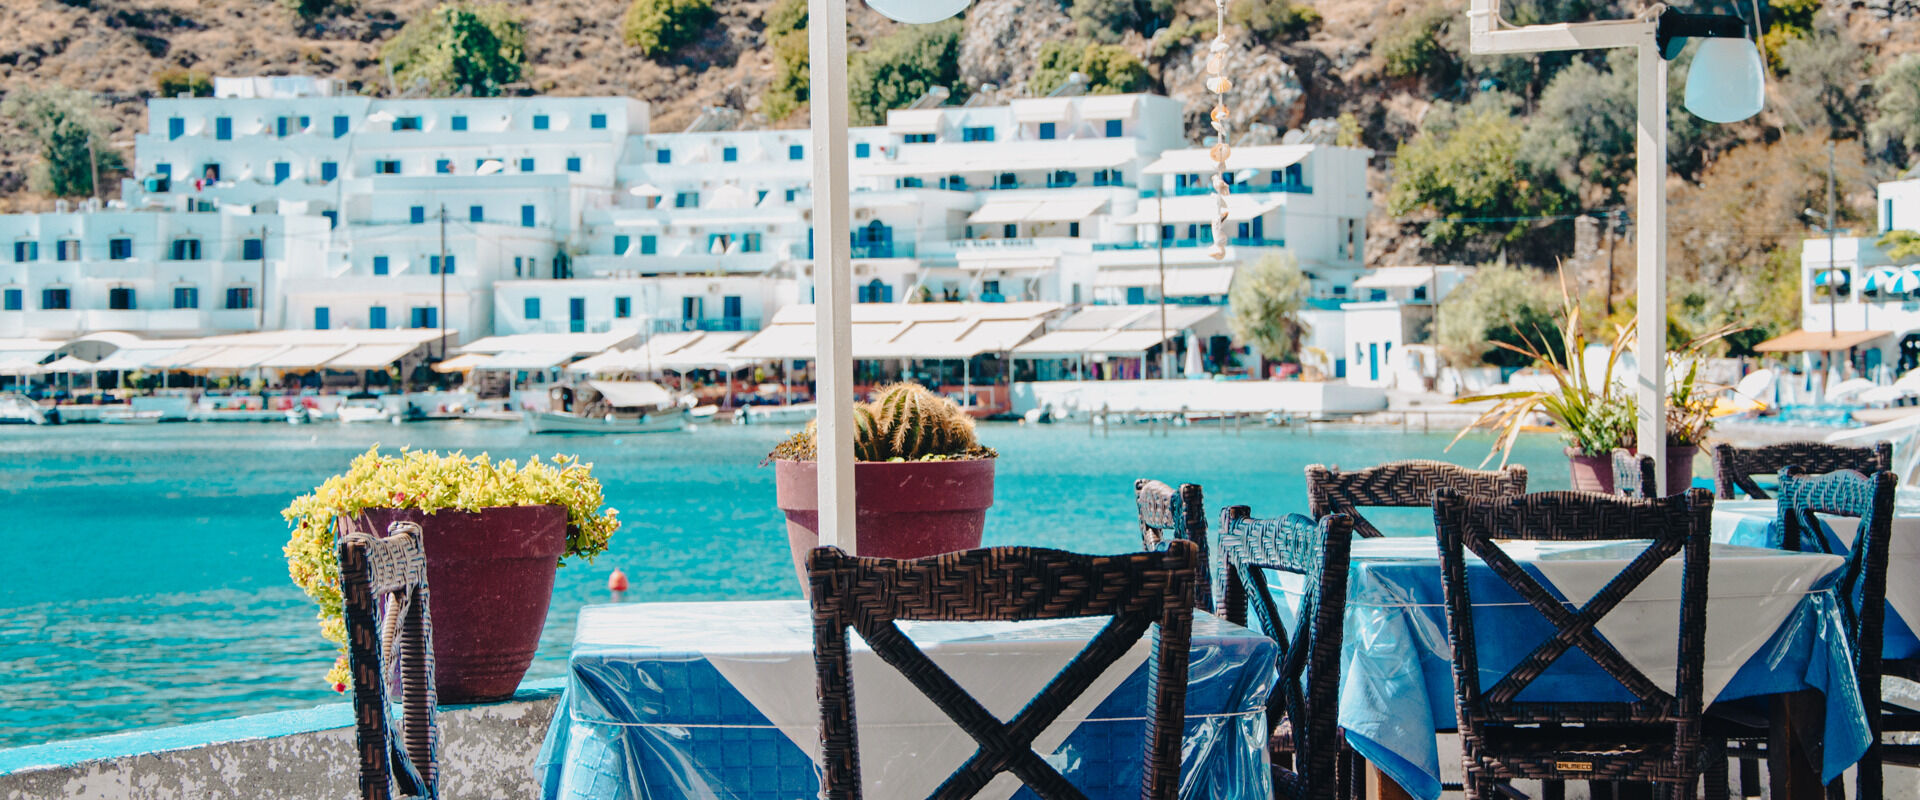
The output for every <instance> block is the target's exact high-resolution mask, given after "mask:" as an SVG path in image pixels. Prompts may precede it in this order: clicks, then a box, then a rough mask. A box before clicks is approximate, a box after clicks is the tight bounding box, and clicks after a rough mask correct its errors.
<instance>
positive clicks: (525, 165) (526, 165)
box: [520, 158, 533, 172]
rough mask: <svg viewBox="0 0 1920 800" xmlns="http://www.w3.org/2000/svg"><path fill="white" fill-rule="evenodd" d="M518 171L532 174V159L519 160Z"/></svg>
mask: <svg viewBox="0 0 1920 800" xmlns="http://www.w3.org/2000/svg"><path fill="white" fill-rule="evenodd" d="M520 171H521V172H532V171H533V159H531V158H523V159H520Z"/></svg>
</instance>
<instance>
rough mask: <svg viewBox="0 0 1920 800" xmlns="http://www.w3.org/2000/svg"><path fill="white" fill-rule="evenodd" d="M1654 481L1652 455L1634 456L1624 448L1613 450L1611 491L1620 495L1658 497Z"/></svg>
mask: <svg viewBox="0 0 1920 800" xmlns="http://www.w3.org/2000/svg"><path fill="white" fill-rule="evenodd" d="M1658 485H1659V484H1656V483H1654V477H1653V456H1636V455H1634V454H1632V453H1629V452H1627V451H1625V450H1617V449H1616V450H1614V451H1613V493H1614V494H1617V495H1620V496H1621V497H1641V498H1645V497H1658V496H1659V494H1660V492H1659V490H1658V489H1657V488H1656V487H1657V486H1658Z"/></svg>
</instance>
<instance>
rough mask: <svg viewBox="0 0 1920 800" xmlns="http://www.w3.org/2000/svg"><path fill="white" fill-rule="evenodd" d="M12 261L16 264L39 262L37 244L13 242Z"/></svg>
mask: <svg viewBox="0 0 1920 800" xmlns="http://www.w3.org/2000/svg"><path fill="white" fill-rule="evenodd" d="M13 260H14V261H15V262H18V263H25V262H28V261H39V260H40V243H39V242H14V243H13Z"/></svg>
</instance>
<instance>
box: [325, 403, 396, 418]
mask: <svg viewBox="0 0 1920 800" xmlns="http://www.w3.org/2000/svg"><path fill="white" fill-rule="evenodd" d="M333 414H334V416H336V417H338V418H339V419H340V421H341V422H386V421H387V420H389V419H392V418H393V412H391V411H388V410H387V408H386V406H383V405H381V404H380V401H379V400H375V399H372V398H355V399H352V400H348V401H346V402H344V403H341V404H340V407H339V408H337V409H334V412H333Z"/></svg>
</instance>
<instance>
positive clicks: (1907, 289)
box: [1880, 267, 1920, 294]
mask: <svg viewBox="0 0 1920 800" xmlns="http://www.w3.org/2000/svg"><path fill="white" fill-rule="evenodd" d="M1890 271H1891V272H1893V273H1894V274H1893V276H1892V277H1891V278H1889V279H1888V280H1887V283H1886V284H1885V285H1883V286H1881V287H1880V291H1883V292H1889V293H1892V294H1911V293H1913V292H1914V291H1915V290H1920V269H1915V268H1913V267H1907V268H1906V269H1902V270H1897V271H1894V270H1890Z"/></svg>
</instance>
